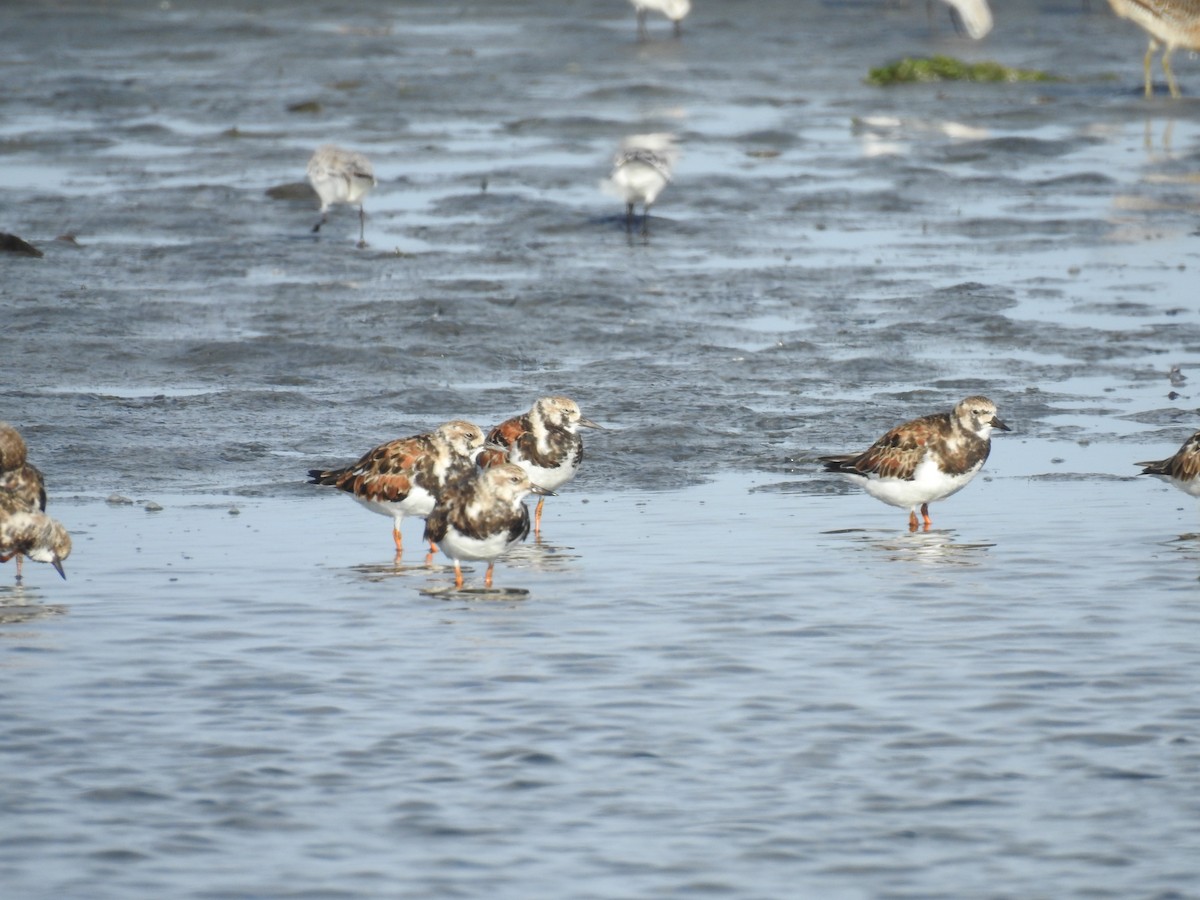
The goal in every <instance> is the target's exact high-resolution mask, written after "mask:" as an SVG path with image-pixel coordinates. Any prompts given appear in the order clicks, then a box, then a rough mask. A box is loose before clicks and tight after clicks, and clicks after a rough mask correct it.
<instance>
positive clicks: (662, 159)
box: [600, 132, 679, 234]
mask: <svg viewBox="0 0 1200 900" xmlns="http://www.w3.org/2000/svg"><path fill="white" fill-rule="evenodd" d="M678 160H679V149H678V148H677V147H676V146H675V136H674V135H673V134H668V133H665V132H662V133H658V134H634V135H630V136H629V137H627V138H625V140H623V141H621V146H620V148H619V149H618V150H617V153H616V155H615V156H614V157H613V169H612V174H611V175H609V176H608V178H607V179H605V180H604V181H602V182H601V185H600V186H601V187H602V188H603V189H604V190H605V191H607V192H608V193H610V194H613V195H615V196H617V197H620V198H621V199H622V200H624V201H625V227H626V228H631V227H632V226H633V207H634V205H635V204H637V203H641V204H642V211H643V214H642V234H645V233H646V229H647V227H648V223H649V219H650V207H651V206H653V205H654V201H655V200H657V199H658V195H659V194H661V193H662V190H663V188H665V187H666V186H667V185H668V184H670V183H671V170H672V169H674V167H675V163H676V162H677V161H678Z"/></svg>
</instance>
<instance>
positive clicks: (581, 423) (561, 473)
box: [479, 397, 603, 534]
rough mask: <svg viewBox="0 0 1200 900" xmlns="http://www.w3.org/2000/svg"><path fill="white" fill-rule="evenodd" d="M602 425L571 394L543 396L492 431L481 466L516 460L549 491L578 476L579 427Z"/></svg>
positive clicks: (537, 524)
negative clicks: (583, 411) (583, 410)
mask: <svg viewBox="0 0 1200 900" xmlns="http://www.w3.org/2000/svg"><path fill="white" fill-rule="evenodd" d="M581 427H582V428H600V429H601V430H603V429H602V428H601V426H599V425H597V424H596V423H595V422H593V421H592V420H591V419H585V418H584V417H583V414H582V413H581V412H580V411H579V404H577V403H576V402H575V401H574V400H572V399H570V398H569V397H542V398H541V399H540V400H538V401H537V402H536V403H534V404H533V408H532V409H530V410H529V412H527V413H524V414H523V415H520V416H514V417H513V418H511V419H508V420H507V421H505V422H501V423H500V424H499V425H497V426H496V427H495V428H493V429H492V430H491V432H489V434H488V437H487V446H486V447H484V449H483V451H482V452H481V453H480V454H479V465H480V466H483V467H484V468H487V467H488V466H498V465H500V464H501V463H503V462H510V463H516V464H517V465H518V466H520V467H521V468H522V469H524V470H525V471H526V472H528V473H529V479H530V481H532V482H533V483H534V484H536V485H538V486H539V487H542V488H546V490H547V491H554V490H556V489H557V488H560V487H562V486H563V485H564V484H566V483H567V482H568V481H570V480H571V479H572V478H574V477H575V473H576V472H578V471H579V466H580V464H581V463H582V462H583V438H581V437H580V436H579V429H580V428H581ZM545 500H546V498H545V497H541V498H539V499H538V504H537V510H536V512H534V516H533V530H534V533H535V534H536V533H540V532H541V530H542V505H543V504H544V503H545Z"/></svg>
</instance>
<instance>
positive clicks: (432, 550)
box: [425, 541, 438, 566]
mask: <svg viewBox="0 0 1200 900" xmlns="http://www.w3.org/2000/svg"><path fill="white" fill-rule="evenodd" d="M437 552H438V545H437V544H435V543H434V542H433V541H430V542H429V555H428V556H426V557H425V565H427V566H432V565H433V558H434V557H435V556H437Z"/></svg>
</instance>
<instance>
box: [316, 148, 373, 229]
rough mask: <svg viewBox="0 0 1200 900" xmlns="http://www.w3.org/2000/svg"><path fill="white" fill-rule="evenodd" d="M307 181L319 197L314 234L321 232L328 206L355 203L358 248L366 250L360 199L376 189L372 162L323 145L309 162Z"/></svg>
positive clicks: (364, 226) (353, 153) (355, 154)
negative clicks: (318, 214) (356, 209)
mask: <svg viewBox="0 0 1200 900" xmlns="http://www.w3.org/2000/svg"><path fill="white" fill-rule="evenodd" d="M307 172H308V181H309V183H310V184H311V185H312V186H313V190H314V191H316V192H317V196H318V197H320V198H321V210H320V212H321V218H319V219H318V220H317V224H316V225H314V226H313V229H312V230H313V231H314V232H317V231H320V230H321V226H322V225H324V224H325V217H326V215H327V213H328V212H329V207H331V206H333V205H335V204H337V203H346V204H349V205H351V206H353V205H354V204H356V203H357V204H358V246H359V247H365V246H366V245H367V243H366V241H365V240H363V234H364V229H365V228H366V213H365V212H364V211H363V198H365V197H366V196H367V194H368V193H370V191H371V188H373V187H375V169H374V168H373V167H372V166H371V161H370V160H369V159H367V158H366V157H365V156H363V155H362V154H361V153H357V152H355V151H354V150H346V149H344V148H342V147H335V146H334V145H333V144H324V145H322V146H320V147H318V148H317V150H316V152H315V153H313V155H312V159H310V160H309V161H308V169H307Z"/></svg>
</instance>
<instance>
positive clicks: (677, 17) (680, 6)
mask: <svg viewBox="0 0 1200 900" xmlns="http://www.w3.org/2000/svg"><path fill="white" fill-rule="evenodd" d="M629 2H630V3H632V4H633V8H634V9H635V10H636V11H637V29H638V31H637V33H638V40H639V41H644V40H645V39H646V13H647V12H657V13H662V14H663V15H664V16H666V17H667V18H668V19H670V20H671V23H672V24H673V25H674V26H675V37H679V36H680V35H681V34H683V19H684V17H685V16H686V15H687V14H688V13H690V12H691V11H692V0H629Z"/></svg>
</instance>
